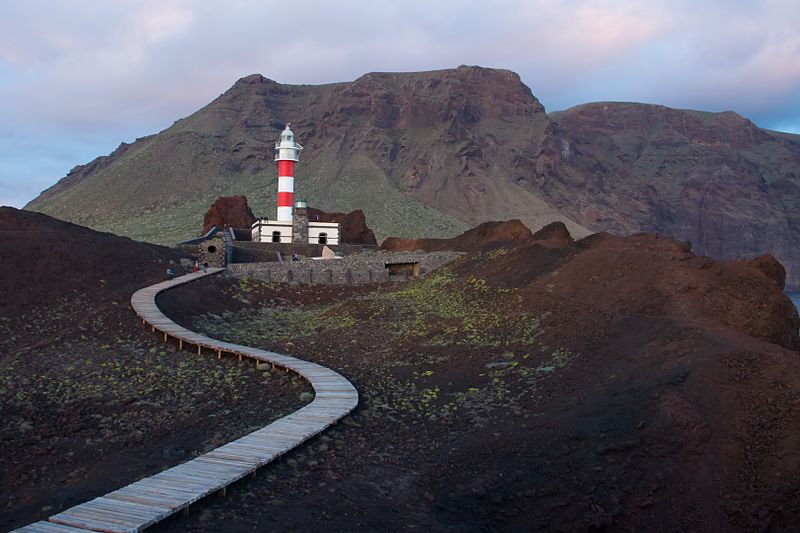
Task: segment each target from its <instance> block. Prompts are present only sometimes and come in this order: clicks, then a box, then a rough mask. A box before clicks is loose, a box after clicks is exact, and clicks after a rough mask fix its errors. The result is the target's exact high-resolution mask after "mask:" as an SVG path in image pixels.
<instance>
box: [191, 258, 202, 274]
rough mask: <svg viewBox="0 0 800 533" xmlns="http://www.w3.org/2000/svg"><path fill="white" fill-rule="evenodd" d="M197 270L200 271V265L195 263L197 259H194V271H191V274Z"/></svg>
mask: <svg viewBox="0 0 800 533" xmlns="http://www.w3.org/2000/svg"><path fill="white" fill-rule="evenodd" d="M198 270H200V264H199V263H198V262H197V259H195V260H194V269H193V270H192V272H195V273H196V272H197V271H198Z"/></svg>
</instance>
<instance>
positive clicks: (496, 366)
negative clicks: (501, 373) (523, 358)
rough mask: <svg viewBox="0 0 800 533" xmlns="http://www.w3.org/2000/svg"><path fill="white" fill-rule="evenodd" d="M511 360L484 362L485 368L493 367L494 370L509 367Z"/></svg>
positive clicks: (511, 364)
mask: <svg viewBox="0 0 800 533" xmlns="http://www.w3.org/2000/svg"><path fill="white" fill-rule="evenodd" d="M513 364H514V362H513V361H492V362H491V363H486V368H493V369H496V370H501V369H504V368H509V367H511V366H513Z"/></svg>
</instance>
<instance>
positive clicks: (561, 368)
mask: <svg viewBox="0 0 800 533" xmlns="http://www.w3.org/2000/svg"><path fill="white" fill-rule="evenodd" d="M0 214H1V213H0ZM0 221H1V219H0ZM1 228H2V226H0V229H1ZM87 231H88V230H87ZM4 237H7V238H9V239H10V238H11V236H10V235H9V234H8V233H6V234H4ZM64 238H66V237H64ZM96 239H99V237H97V236H96V235H94V236H91V237H85V240H92V241H93V242H94V240H96ZM98 242H99V241H98ZM71 243H72V244H71V247H70V249H73V250H74V249H77V247H78V240H73V241H71ZM109 244H110V242H109ZM113 244H114V245H116V246H118V247H122V245H121V244H120V242H119V241H113ZM134 244H136V243H134ZM19 246H20V249H23V247H22V244H20V245H19ZM142 246H144V245H142ZM98 247H99V248H104V246H100V245H99V244H98ZM38 253H40V254H43V253H44V252H42V251H40V252H38ZM98 253H99V252H98ZM140 253H144V252H140ZM147 253H151V252H147ZM152 253H153V254H155V255H154V256H153V257H152V261H144V260H141V259H138V260H137V259H135V258H134V260H135V261H138V263H137V264H141V265H149V266H147V267H146V268H144V267H143V268H135V269H132V268H125V266H124V265H125V264H128V265H129V264H130V261H131V259H130V258H127V259H126V260H125V262H124V263H122V264H119V265H117V267H119V269H120V270H121V272H119V271H117V273H116V274H115V275H117V276H119V277H117V278H112V276H111V274H110V273H103V274H102V276H103V277H97V276H94V277H93V276H91V275H89V274H86V275H85V276H83V274H81V275H80V276H76V278H77V281H72V282H70V281H69V280H67V279H64V280H61V281H55V282H54V281H52V277H53V276H52V275H51V273H50V272H49V271H48V270H47V269H45V270H43V271H42V273H41V274H37V273H36V272H38V271H37V270H36V268H32V269H31V272H32V273H31V274H30V275H29V277H28V278H26V277H25V276H22V277H20V278H18V279H17V280H16V281H15V283H17V284H22V286H25V283H26V279H28V280H33V281H36V282H37V284H33V283H31V288H30V291H31V292H32V291H34V290H41V287H39V286H38V284H46V283H50V289H49V290H48V291H44V292H41V293H40V295H39V296H38V297H37V298H38V299H37V300H34V301H30V300H28V301H27V303H24V304H23V303H22V297H21V296H15V298H16V300H15V301H12V302H10V303H7V301H6V300H4V301H2V302H0V303H1V304H2V305H3V306H4V307H2V310H3V313H2V315H0V316H2V317H3V321H2V324H3V326H2V327H3V328H4V329H3V331H2V337H1V338H2V344H0V346H2V350H3V351H2V352H0V369H2V379H3V382H2V394H0V401H1V402H2V403H0V409H2V413H3V417H2V424H3V427H2V433H1V434H2V439H3V449H4V451H5V450H10V452H9V453H7V454H6V453H4V454H3V456H2V458H0V472H1V473H2V478H0V485H1V486H2V487H3V489H4V490H3V491H0V497H2V498H3V499H2V500H0V506H2V507H0V509H2V514H0V528H2V529H8V528H10V527H14V526H18V525H22V524H24V523H26V522H29V521H32V520H35V519H37V518H40V517H43V516H47V515H50V514H53V513H55V512H57V511H58V510H59V509H60V508H62V507H66V506H69V505H73V504H74V503H78V502H79V501H82V500H85V499H87V498H89V497H91V496H93V495H95V494H101V493H104V492H106V491H108V490H111V489H113V488H115V487H117V486H119V485H120V484H122V483H125V482H128V481H125V480H126V479H128V478H130V480H133V479H136V478H137V477H140V476H142V475H146V474H147V473H148V472H154V471H158V470H160V469H161V468H164V467H166V466H168V465H169V464H175V463H177V462H180V461H181V460H184V459H186V458H188V457H189V456H191V455H193V454H195V453H200V452H202V451H203V450H205V449H208V448H210V447H213V446H215V445H217V444H219V443H221V442H224V441H225V440H227V439H229V438H233V437H235V436H236V435H238V434H242V433H243V432H246V431H247V429H248V428H249V427H251V426H257V425H263V424H265V423H266V422H267V421H268V420H269V419H271V418H273V417H275V416H279V415H280V414H283V413H286V412H290V411H291V410H293V409H295V408H297V406H299V405H300V403H299V393H300V392H301V391H306V390H307V389H305V388H304V387H303V385H302V384H300V383H298V382H297V381H294V382H293V381H290V380H288V379H283V380H282V379H281V376H280V375H270V376H263V375H261V373H259V372H255V370H254V368H253V367H251V366H248V365H244V364H241V365H240V364H239V363H238V362H237V361H234V360H230V359H223V360H222V361H221V362H218V361H217V360H216V359H213V358H208V357H197V356H193V355H191V354H189V353H184V354H181V353H175V352H174V351H172V348H171V347H165V346H164V345H163V344H162V343H160V342H158V339H157V338H154V337H153V336H152V335H149V334H148V333H147V332H146V331H143V330H141V329H139V328H138V327H136V326H135V323H136V321H135V317H134V316H133V313H132V312H131V311H130V309H129V307H128V304H127V298H128V297H129V295H130V292H132V291H133V290H134V289H135V288H138V287H139V286H144V285H147V284H148V283H152V282H154V281H158V279H160V276H161V271H162V269H163V267H164V265H165V264H167V263H168V262H169V261H170V260H173V261H177V260H179V258H178V257H176V256H175V255H174V252H171V251H169V250H165V249H158V250H156V251H154V252H152ZM162 254H163V255H162ZM111 255H112V256H113V254H111ZM137 257H143V256H141V255H139V256H137ZM2 259H3V261H4V264H3V268H4V270H5V269H6V268H10V267H11V264H10V263H6V262H5V261H7V260H8V259H7V258H6V256H3V258H2ZM71 261H74V262H76V264H79V263H80V261H81V260H80V259H79V258H78V257H72V258H71ZM107 261H108V262H109V264H116V263H114V260H113V258H109V259H108V260H107ZM80 268H81V270H82V271H86V270H89V269H90V268H99V267H93V266H92V265H88V264H87V265H82V266H80ZM148 269H150V270H148ZM774 270H775V269H774V265H773V264H772V263H770V262H769V260H768V259H766V260H764V261H761V262H759V263H755V262H740V263H720V262H716V261H712V260H710V259H707V258H701V257H695V256H693V255H692V254H691V253H690V252H689V251H688V248H687V247H686V246H685V245H680V244H676V243H673V242H672V241H670V240H668V239H659V238H657V237H655V236H652V235H641V236H635V237H628V238H624V239H622V238H616V237H611V236H608V235H598V236H594V237H590V238H588V239H584V240H582V241H579V242H577V243H572V242H571V239H566V238H555V237H553V235H549V236H548V238H547V239H546V240H541V241H540V242H536V241H535V239H534V240H533V241H531V242H526V243H523V244H521V245H519V246H517V247H515V248H513V249H505V248H498V249H493V250H491V251H488V252H484V253H474V254H472V255H470V256H468V257H467V258H465V259H463V260H461V261H460V262H459V263H456V264H454V265H452V266H451V267H450V268H448V269H445V270H442V271H440V272H436V273H432V274H430V275H428V276H426V277H425V278H422V279H419V280H413V281H408V282H399V283H393V284H387V285H382V286H366V287H357V288H349V287H318V286H315V287H307V286H287V285H281V286H279V285H271V284H266V283H261V282H256V281H253V280H249V279H242V280H236V279H233V278H229V277H226V276H214V277H212V278H207V279H205V280H202V281H199V282H197V283H192V284H189V285H186V286H182V287H179V288H176V289H174V290H172V291H169V292H167V293H166V294H164V295H163V296H162V297H160V298H159V305H160V306H161V307H162V309H163V310H164V311H165V313H166V314H168V315H169V316H171V317H173V319H175V320H176V321H178V322H180V323H182V324H184V325H186V326H188V327H191V328H193V329H196V330H199V331H205V332H207V333H208V334H210V335H212V336H215V337H218V338H222V339H224V340H229V341H235V342H237V343H242V344H249V345H252V346H259V347H264V348H267V349H272V350H276V351H281V352H283V353H287V354H291V355H296V356H298V357H301V358H304V359H309V360H312V361H315V362H319V363H321V364H323V365H326V366H329V367H331V368H333V369H334V370H336V371H339V372H340V373H342V374H343V375H344V376H345V377H347V378H348V379H350V380H351V381H352V382H353V383H354V385H355V386H356V387H357V388H358V390H359V392H360V395H361V403H360V405H359V407H358V409H357V410H356V411H355V412H354V413H353V415H352V416H349V417H347V418H345V419H344V420H343V421H342V422H341V423H339V424H337V425H336V426H334V427H332V428H331V429H329V430H328V431H326V432H325V433H324V434H323V435H321V436H319V437H317V438H315V439H313V440H312V441H310V442H308V443H306V444H304V445H303V446H301V447H299V448H298V449H296V450H295V451H294V452H292V453H290V454H288V455H287V456H286V457H285V458H284V459H282V460H280V461H279V462H276V463H275V464H272V465H269V466H267V467H265V468H263V469H262V470H261V471H260V472H259V474H258V476H257V477H256V478H255V479H248V480H245V481H243V482H241V483H237V484H236V485H234V486H233V487H232V488H231V490H229V491H228V495H227V496H226V497H216V496H215V497H212V498H209V499H207V500H205V501H203V502H200V503H199V504H198V505H195V506H193V507H192V510H191V513H190V515H189V516H176V517H174V518H171V519H168V520H166V521H165V522H164V523H162V524H159V525H158V526H156V527H155V528H153V529H154V530H155V531H193V532H212V531H234V532H235V531H264V530H269V529H278V530H287V531H321V530H324V531H375V530H389V531H396V530H406V529H417V530H436V531H439V530H445V531H481V530H526V531H528V530H547V531H585V530H607V531H630V530H646V531H676V530H677V531H684V530H685V531H692V530H697V531H752V530H775V531H786V530H791V529H793V528H796V527H797V524H798V523H800V481H798V480H799V479H800V451H798V450H799V449H800V448H798V441H800V433H798V430H797V428H798V427H800V404H798V402H797V398H798V397H799V396H800V359H798V355H799V354H798V352H797V351H795V350H796V348H797V345H798V325H799V324H800V323H799V322H798V317H797V311H796V310H795V308H794V307H793V306H792V305H791V302H790V301H789V300H788V298H786V297H785V295H784V294H783V293H782V291H781V288H782V287H781V286H780V283H778V282H777V281H776V280H775V274H774ZM81 276H83V277H81ZM84 278H85V279H84ZM100 279H103V280H106V281H105V283H100V281H99V280H100ZM92 280H94V281H92ZM3 283H5V280H4V281H3ZM0 288H2V292H3V293H4V294H16V295H20V294H28V292H25V291H19V290H18V289H17V287H15V286H11V285H4V286H3V287H0ZM26 298H27V297H26ZM15 302H16V303H15ZM76 317H78V318H76ZM162 352H163V353H162ZM154 415H157V416H154ZM70 453H71V454H72V455H70ZM6 489H9V490H6Z"/></svg>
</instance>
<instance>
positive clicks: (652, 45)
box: [0, 0, 800, 207]
mask: <svg viewBox="0 0 800 533" xmlns="http://www.w3.org/2000/svg"><path fill="white" fill-rule="evenodd" d="M461 64H468V65H482V66H487V67H498V68H508V69H511V70H514V71H516V72H518V73H519V74H520V76H521V77H522V80H523V81H524V82H525V83H526V84H527V85H528V86H530V87H531V89H532V90H533V93H534V94H535V95H536V96H537V97H538V98H539V99H540V100H541V101H542V103H543V104H544V105H545V107H546V108H547V110H548V111H555V110H560V109H565V108H568V107H570V106H573V105H576V104H579V103H585V102H590V101H600V100H625V101H638V102H650V103H660V104H665V105H668V106H672V107H679V108H692V109H703V110H711V111H721V110H734V111H736V112H738V113H740V114H742V115H744V116H746V117H748V118H750V119H751V120H753V121H754V122H755V123H756V124H758V125H759V126H762V127H766V128H771V129H778V130H783V131H791V132H795V133H800V2H799V1H797V0H497V1H491V0H483V1H469V0H463V1H455V0H437V1H431V0H425V1H416V0H404V1H397V0H363V1H349V0H338V1H337V2H330V1H322V0H297V1H295V2H291V1H284V2H277V1H273V0H225V1H224V2H219V1H209V0H138V1H136V0H71V1H63V0H62V1H58V0H50V1H47V0H3V2H2V4H0V205H3V204H4V205H13V206H17V207H21V206H22V205H24V204H25V203H26V202H27V201H29V200H31V199H32V198H34V197H35V196H36V195H37V194H38V193H39V192H40V191H41V190H43V189H45V188H46V187H49V186H50V185H52V184H53V183H55V182H56V181H57V180H58V179H59V178H61V177H63V176H64V175H65V174H66V173H67V172H68V171H69V169H71V168H72V167H73V166H75V165H78V164H83V163H87V162H89V161H90V160H92V159H93V158H94V157H96V156H99V155H105V154H107V153H109V152H110V151H111V150H113V149H114V148H115V147H116V146H117V145H119V143H120V142H123V141H125V142H130V141H132V140H134V139H135V138H136V137H140V136H143V135H147V134H150V133H155V132H158V131H160V130H162V129H164V128H166V127H168V126H169V125H170V124H172V122H173V121H174V120H176V119H178V118H180V117H182V116H186V115H188V114H189V113H191V112H193V111H194V110H196V109H197V108H199V107H201V106H203V105H205V104H207V103H208V102H209V101H211V100H212V99H213V98H215V97H216V96H217V95H219V94H220V93H222V92H223V91H225V90H226V89H228V88H229V87H230V86H231V85H232V84H233V83H234V82H235V81H236V80H237V79H238V78H240V77H242V76H246V75H248V74H252V73H260V74H263V75H264V76H266V77H268V78H271V79H274V80H276V81H279V82H282V83H312V84H316V83H325V82H335V81H349V80H353V79H355V78H357V77H359V76H360V75H362V74H364V73H365V72H370V71H415V70H431V69H439V68H449V67H456V66H458V65H461Z"/></svg>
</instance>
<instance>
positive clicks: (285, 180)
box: [275, 124, 303, 222]
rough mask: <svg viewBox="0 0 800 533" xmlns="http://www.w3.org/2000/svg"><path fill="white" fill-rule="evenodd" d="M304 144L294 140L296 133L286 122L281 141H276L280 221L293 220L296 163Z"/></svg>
mask: <svg viewBox="0 0 800 533" xmlns="http://www.w3.org/2000/svg"><path fill="white" fill-rule="evenodd" d="M302 149H303V147H302V146H300V145H299V144H297V143H296V142H295V140H294V133H293V132H292V130H290V129H289V124H286V129H285V130H283V131H282V132H281V140H280V142H277V143H275V161H277V162H278V221H279V222H291V221H292V205H293V204H292V200H293V198H292V197H293V196H294V163H295V161H298V156H299V155H300V151H301V150H302Z"/></svg>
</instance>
